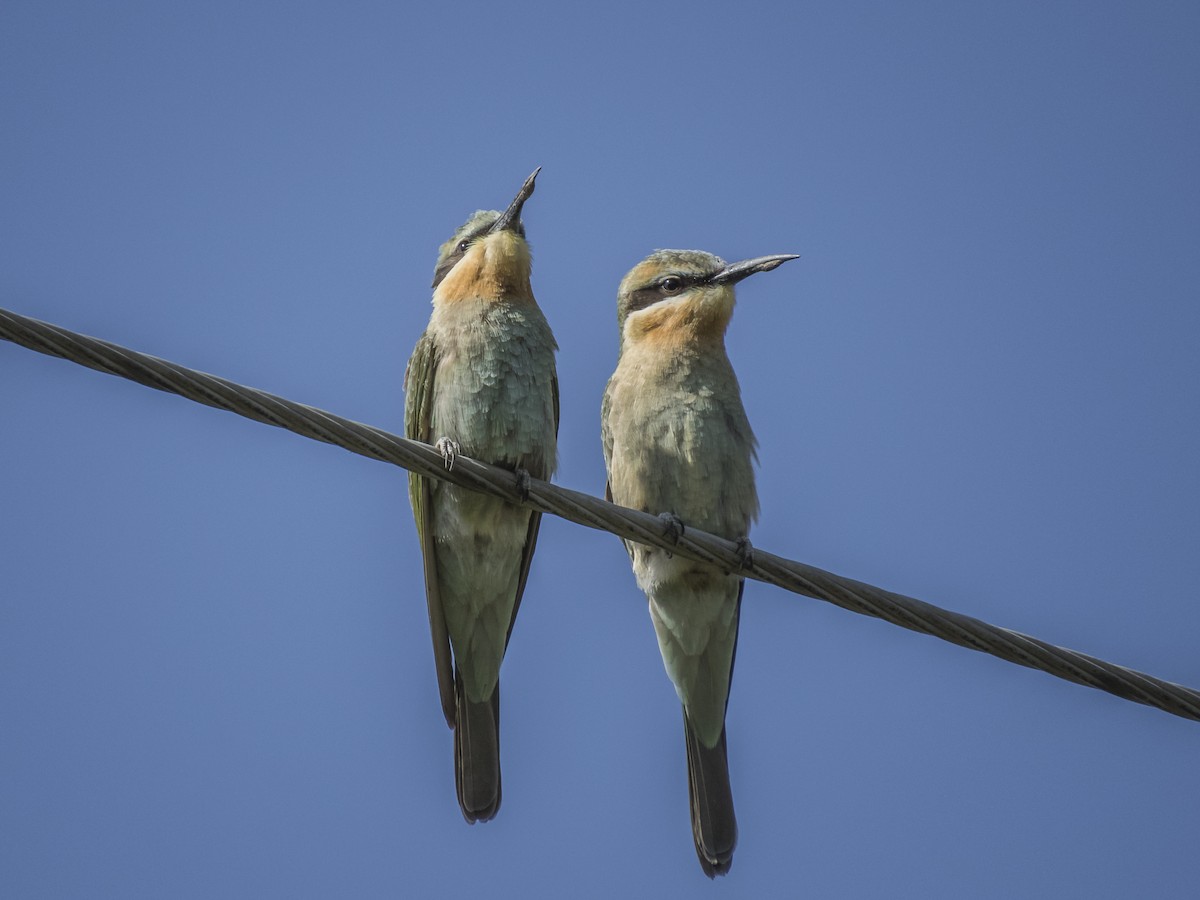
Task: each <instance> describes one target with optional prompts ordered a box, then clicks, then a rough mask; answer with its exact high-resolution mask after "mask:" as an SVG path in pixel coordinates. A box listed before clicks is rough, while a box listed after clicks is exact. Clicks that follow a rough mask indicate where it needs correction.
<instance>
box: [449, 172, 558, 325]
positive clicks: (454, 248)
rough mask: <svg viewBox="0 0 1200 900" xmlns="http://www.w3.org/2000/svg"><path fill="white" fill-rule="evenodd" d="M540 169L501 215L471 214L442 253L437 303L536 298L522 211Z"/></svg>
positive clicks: (484, 211)
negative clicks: (441, 301) (530, 279)
mask: <svg viewBox="0 0 1200 900" xmlns="http://www.w3.org/2000/svg"><path fill="white" fill-rule="evenodd" d="M541 170H542V169H541V167H540V166H539V167H538V168H536V169H534V171H533V174H532V175H530V176H529V177H528V178H527V179H525V183H524V184H523V185H521V190H520V191H518V192H517V196H516V197H515V198H513V201H512V203H510V204H509V205H508V208H507V209H506V210H504V211H503V212H499V211H497V210H494V209H481V210H479V211H477V212H475V213H472V215H471V217H470V218H469V219H467V221H466V222H464V223H463V224H462V225H461V226H460V227H459V228H458V230H457V231H455V232H454V235H453V236H452V237H451V238H450V240H448V241H446V243H444V244H442V246H441V248H440V250H439V251H438V261H437V267H436V268H435V269H434V272H433V296H434V302H435V303H436V302H438V301H439V300H447V301H453V300H466V299H472V298H477V299H483V300H499V299H503V298H510V299H523V298H528V299H530V300H532V299H533V290H532V288H531V287H530V284H529V272H530V269H531V268H532V265H533V257H532V255H531V253H530V252H529V244H528V243H527V242H526V240H525V225H524V223H522V221H521V208H522V207H523V206H524V205H525V201H526V200H528V199H529V197H530V195H531V194H532V193H533V188H534V181H535V180H536V179H537V175H538V172H540V171H541Z"/></svg>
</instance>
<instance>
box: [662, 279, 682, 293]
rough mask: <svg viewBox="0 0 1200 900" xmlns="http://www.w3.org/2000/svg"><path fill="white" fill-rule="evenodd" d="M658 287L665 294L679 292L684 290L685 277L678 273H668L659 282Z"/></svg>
mask: <svg viewBox="0 0 1200 900" xmlns="http://www.w3.org/2000/svg"><path fill="white" fill-rule="evenodd" d="M658 288H659V290H661V291H662V292H663V293H664V294H678V293H679V292H680V291H682V290H683V279H682V278H680V277H678V276H676V275H668V276H667V277H666V278H664V279H663V280H662V281H660V282H659V283H658Z"/></svg>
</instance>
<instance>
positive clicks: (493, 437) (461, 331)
mask: <svg viewBox="0 0 1200 900" xmlns="http://www.w3.org/2000/svg"><path fill="white" fill-rule="evenodd" d="M430 328H431V330H432V331H433V333H434V340H435V341H436V343H437V346H438V348H439V351H440V358H439V363H438V368H437V372H436V374H435V379H436V380H435V382H434V396H433V410H432V421H431V425H432V431H433V437H434V439H435V440H436V439H437V438H439V437H449V438H451V439H453V440H456V441H458V442H459V445H460V449H461V452H462V453H463V454H465V455H467V456H472V457H475V458H477V459H482V460H484V461H486V462H491V463H494V464H499V465H512V466H520V467H522V468H526V469H528V470H529V471H530V473H531V474H532V475H534V476H535V477H539V478H548V477H549V476H550V475H551V474H552V473H553V471H554V469H555V464H556V438H555V433H556V426H555V418H554V399H553V390H554V389H553V384H554V378H555V366H554V351H555V350H556V349H557V346H556V344H555V342H554V336H553V334H552V333H551V331H550V327H549V325H548V324H547V323H546V319H545V317H544V316H543V315H542V313H541V310H540V309H538V308H537V306H536V305H534V306H520V307H515V306H508V305H505V304H503V303H496V302H494V301H492V302H484V301H479V302H476V303H473V304H471V303H456V304H453V305H451V306H445V307H435V311H434V316H433V318H432V319H431V320H430Z"/></svg>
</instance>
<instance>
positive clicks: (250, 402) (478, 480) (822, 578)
mask: <svg viewBox="0 0 1200 900" xmlns="http://www.w3.org/2000/svg"><path fill="white" fill-rule="evenodd" d="M0 338H4V339H5V340H8V341H12V342H13V343H15V344H19V345H20V346H23V347H27V348H29V349H30V350H36V351H37V352H39V353H45V354H47V355H50V356H58V357H61V358H63V359H66V360H70V361H71V362H74V363H78V364H80V365H83V366H87V367H88V368H91V369H97V370H98V371H101V372H107V373H109V374H110V375H117V376H120V377H121V378H127V379H129V380H131V381H136V382H137V383H138V384H144V385H146V386H147V387H152V388H155V389H156V390H160V391H166V392H168V393H172V394H179V395H180V396H182V397H187V398H188V399H189V400H194V401H196V402H197V403H203V404H204V405H206V406H213V407H216V408H217V409H225V410H228V411H230V412H234V413H237V414H238V415H240V416H245V417H246V418H248V419H254V420H255V421H258V422H265V423H266V424H268V425H274V426H276V427H278V428H286V429H287V430H288V431H293V432H295V433H296V434H299V435H302V436H304V437H307V438H311V439H313V440H317V441H324V442H325V443H327V444H334V445H336V446H339V447H342V448H344V449H346V450H349V451H350V452H352V453H357V454H359V455H360V456H366V457H369V458H371V459H378V460H382V461H384V462H389V463H392V464H393V465H397V466H401V467H402V468H405V469H409V470H411V471H413V472H416V473H418V474H420V475H423V476H426V477H429V478H439V479H441V480H443V481H449V482H452V483H453V484H457V485H460V486H462V487H465V488H469V489H471V490H475V491H480V492H482V493H485V494H491V495H492V496H494V497H499V498H501V499H503V500H507V501H508V502H510V503H513V504H516V505H519V506H524V507H527V508H528V509H532V510H536V511H538V512H542V513H550V514H551V515H555V516H559V517H561V518H564V519H567V520H569V521H571V522H575V523H577V524H579V525H586V526H587V527H588V528H595V529H599V530H601V531H607V532H609V533H610V534H614V535H617V536H619V537H622V538H625V539H626V540H631V541H637V542H638V543H642V544H649V545H652V546H655V547H660V548H662V549H665V550H669V551H670V552H672V553H677V554H679V555H680V556H684V557H687V558H689V559H694V560H699V561H701V562H707V563H712V564H714V565H718V566H721V567H722V568H725V569H727V570H729V571H737V572H739V574H742V575H744V576H745V577H747V578H753V579H756V580H758V581H764V582H766V583H767V584H773V585H775V586H777V587H781V588H783V589H784V590H787V591H791V592H793V593H797V594H803V595H804V596H807V597H812V598H815V599H817V600H824V601H826V602H827V603H832V604H834V605H835V606H840V607H841V608H843V609H847V610H850V611H851V612H856V613H859V614H861V615H865V616H873V617H875V618H878V619H883V620H884V621H885V622H891V623H892V624H893V625H899V626H900V627H902V628H907V629H909V630H910V631H916V632H919V633H921V634H928V635H931V636H933V637H936V638H940V639H941V640H944V641H949V642H950V643H952V644H958V645H959V646H962V647H968V648H970V649H972V650H978V651H980V652H981V653H989V654H991V655H992V656H996V657H999V658H1000V659H1003V660H1007V661H1008V662H1012V663H1017V664H1018V665H1022V666H1027V667H1028V668H1031V669H1037V670H1039V671H1042V672H1046V673H1048V674H1050V675H1054V676H1056V677H1058V678H1063V679H1065V680H1067V681H1073V682H1075V683H1076V684H1083V685H1087V686H1088V687H1093V688H1096V689H1097V690H1101V691H1106V692H1108V693H1110V694H1113V695H1115V696H1117V697H1122V698H1124V699H1126V700H1133V701H1135V702H1137V703H1143V704H1145V705H1147V706H1153V707H1157V708H1158V709H1161V710H1164V711H1166V712H1169V713H1172V714H1173V715H1176V716H1181V717H1183V718H1186V719H1195V720H1200V691H1196V690H1194V689H1192V688H1188V687H1184V686H1183V685H1179V684H1175V683H1173V682H1170V681H1164V680H1162V679H1159V678H1155V677H1154V676H1152V675H1147V674H1144V673H1142V672H1138V671H1135V670H1133V669H1129V668H1126V667H1124V666H1118V665H1115V664H1113V663H1109V662H1105V661H1103V660H1100V659H1096V658H1095V657H1093V656H1088V655H1086V654H1083V653H1077V652H1075V651H1073V650H1067V649H1065V648H1063V647H1058V646H1056V645H1054V644H1050V643H1047V642H1046V641H1042V640H1039V639H1038V638H1035V637H1030V636H1029V635H1026V634H1021V633H1020V632H1017V631H1011V630H1009V629H1007V628H1001V627H998V626H996V625H989V624H988V623H987V622H983V621H981V620H979V619H975V618H972V617H971V616H965V615H962V614H960V613H955V612H950V611H949V610H945V609H941V608H939V607H937V606H933V605H932V604H929V603H925V602H924V601H921V600H917V599H914V598H913V597H906V596H904V595H903V594H895V593H892V592H891V591H885V590H883V589H882V588H877V587H873V586H871V585H869V584H863V583H862V582H859V581H854V580H852V579H849V578H843V577H841V576H839V575H834V574H832V573H830V572H826V571H823V570H821V569H818V568H815V567H813V566H809V565H805V564H804V563H800V562H796V561H795V560H790V559H784V558H783V557H781V556H776V555H774V554H772V553H767V552H766V551H763V550H759V549H757V548H756V549H754V550H753V552H752V555H751V563H750V565H749V566H746V567H744V568H743V566H742V558H741V557H740V556H739V555H738V548H737V546H736V545H735V544H734V543H733V542H731V541H727V540H725V539H723V538H720V537H717V536H715V535H712V534H707V533H706V532H702V531H697V530H694V529H691V528H687V529H685V530H684V533H683V535H682V536H680V537H679V539H678V541H677V542H672V540H671V536H670V535H671V529H670V528H669V526H668V525H667V524H666V523H664V522H663V520H661V519H659V518H658V517H656V516H652V515H649V514H647V513H643V512H638V511H636V510H632V509H626V508H624V507H621V506H616V505H614V504H612V503H608V502H606V501H604V500H601V499H599V498H598V497H593V496H591V495H590V494H584V493H581V492H579V491H573V490H571V489H569V488H564V487H560V486H558V485H554V484H550V483H549V482H545V481H540V480H538V479H531V480H530V482H529V492H528V496H527V497H525V498H522V497H521V496H520V494H519V492H518V489H517V480H516V476H515V475H514V474H513V473H512V472H510V471H508V470H506V469H500V468H497V467H495V466H490V465H487V464H485V463H481V462H479V461H477V460H473V459H470V458H468V457H461V456H460V457H458V459H457V460H456V461H455V464H454V468H453V470H447V469H446V467H445V465H444V463H443V460H442V456H441V454H440V453H438V451H437V450H435V449H434V448H433V447H430V446H429V445H427V444H422V443H419V442H417V441H410V440H406V439H405V438H402V437H399V436H397V435H394V434H390V433H388V432H386V431H383V430H381V429H379V428H373V427H371V426H370V425H364V424H362V423H360V422H354V421H351V420H349V419H344V418H342V417H341V416H337V415H334V414H333V413H330V412H326V411H324V410H321V409H317V408H315V407H312V406H305V405H304V404H302V403H295V402H293V401H291V400H285V399H284V398H282V397H277V396H275V395H273V394H268V393H265V392H263V391H259V390H255V389H254V388H250V387H246V386H244V385H240V384H236V383H234V382H232V381H227V380H225V379H224V378H218V377H217V376H215V375H208V374H206V373H204V372H198V371H196V370H194V369H189V368H186V367H184V366H181V365H178V364H176V363H172V362H168V361H166V360H163V359H158V358H157V357H154V356H148V355H146V354H144V353H138V352H137V351H135V350H129V349H127V348H125V347H120V346H118V345H116V344H110V343H108V342H107V341H101V340H98V339H96V338H91V337H87V336H85V335H81V334H76V333H75V332H72V331H68V330H67V329H65V328H60V327H58V326H56V325H51V324H49V323H46V322H41V321H38V320H37V319H31V318H28V317H26V316H22V315H18V314H17V313H14V312H10V311H8V310H4V309H0Z"/></svg>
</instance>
